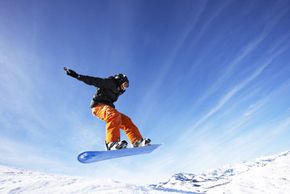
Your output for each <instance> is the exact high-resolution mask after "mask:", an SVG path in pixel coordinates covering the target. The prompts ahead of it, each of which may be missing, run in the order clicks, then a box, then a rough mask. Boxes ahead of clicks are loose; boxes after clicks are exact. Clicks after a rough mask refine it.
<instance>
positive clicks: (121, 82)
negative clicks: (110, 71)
mask: <svg viewBox="0 0 290 194" xmlns="http://www.w3.org/2000/svg"><path fill="white" fill-rule="evenodd" d="M64 70H65V71H66V74H67V75H69V76H71V77H73V78H76V79H77V80H80V81H83V82H84V83H86V84H88V85H92V86H95V87H97V91H96V94H95V95H94V97H93V99H92V101H91V104H90V107H91V110H92V114H93V115H94V116H96V117H98V118H99V119H101V120H103V121H105V122H106V141H105V143H106V148H107V150H118V149H123V148H126V147H127V145H128V143H127V141H125V140H123V141H120V128H121V129H122V130H124V132H125V133H126V135H127V137H128V139H129V140H130V142H131V144H132V145H133V147H141V146H147V145H149V144H150V142H151V140H150V139H143V137H142V135H141V133H140V132H139V129H138V128H137V127H136V125H135V124H134V123H133V122H132V121H131V119H130V118H129V117H128V116H126V115H124V114H123V113H121V112H119V111H117V110H116V109H115V105H114V102H116V101H117V100H118V97H119V96H120V95H121V94H123V93H124V92H125V91H126V89H127V88H128V87H129V80H128V77H127V76H126V75H124V74H122V73H119V74H116V75H114V76H110V77H108V78H99V77H91V76H85V75H80V74H78V73H76V72H75V71H73V70H71V69H68V68H67V67H65V68H64Z"/></svg>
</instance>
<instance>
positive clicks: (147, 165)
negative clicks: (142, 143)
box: [0, 0, 290, 183]
mask: <svg viewBox="0 0 290 194" xmlns="http://www.w3.org/2000/svg"><path fill="white" fill-rule="evenodd" d="M289 22H290V2H289V1H287V0H280V1H265V0H249V1H232V0H218V1H206V0H195V1H186V0H181V1H180V0H171V1H165V0H164V1H163V0H158V1H153V0H152V1H151V0H148V1H141V0H138V1H135V0H134V1H133V0H124V1H118V0H114V1H113V0H112V1H105V0H104V1H102V0H98V1H89V0H87V1H32V0H29V1H16V0H2V1H0V91H1V95H0V107H1V108H0V153H1V157H0V164H2V165H8V166H13V167H21V168H27V169H36V170H41V171H48V172H54V173H64V174H69V175H80V176H92V177H97V178H100V179H102V178H106V179H107V178H113V179H115V180H120V181H125V182H132V183H136V182H138V183H156V182H159V181H165V180H167V179H168V178H169V177H170V176H171V175H172V174H173V173H178V172H188V173H198V172H200V171H203V170H206V169H209V168H215V167H220V166H222V165H225V164H228V163H235V162H241V161H244V160H250V159H253V158H256V157H259V156H262V155H267V154H274V153H277V152H281V151H285V150H289V149H290V141H289V138H290V100H289V96H290V76H289V74H290V65H289V61H290V55H289V53H290V46H289V45H290V25H289ZM64 66H68V67H70V68H72V69H74V70H76V71H77V72H79V73H81V74H84V75H92V76H98V77H108V76H110V75H113V74H115V73H119V72H123V73H125V74H126V75H128V77H129V79H130V88H129V89H128V91H127V92H126V93H125V94H124V95H123V96H121V97H120V98H119V101H118V102H117V103H116V107H117V109H118V110H120V111H121V112H123V113H125V114H127V115H129V116H130V117H131V118H132V120H133V121H134V122H135V124H136V125H137V126H138V127H139V128H140V131H141V132H142V134H143V136H145V137H150V138H151V139H152V140H153V142H154V143H162V144H163V145H162V147H160V148H159V149H158V150H156V151H155V152H154V153H152V154H150V155H146V156H145V155H144V156H136V157H127V158H123V159H117V160H111V161H106V162H101V163H95V164H91V165H83V164H80V163H78V162H77V160H76V156H77V154H78V153H80V152H82V151H84V150H100V149H104V137H105V130H104V128H105V124H104V123H103V122H102V121H100V120H98V119H97V118H95V117H93V116H92V115H91V112H90V108H89V102H90V100H91V97H92V95H93V94H94V93H95V88H94V87H90V86H87V85H85V84H83V83H81V82H78V81H77V80H74V79H72V78H70V77H68V76H66V75H65V73H64V71H63V67H64ZM122 137H123V138H124V139H126V137H125V136H124V135H123V136H122Z"/></svg>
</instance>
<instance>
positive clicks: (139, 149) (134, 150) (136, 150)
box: [78, 144, 161, 163]
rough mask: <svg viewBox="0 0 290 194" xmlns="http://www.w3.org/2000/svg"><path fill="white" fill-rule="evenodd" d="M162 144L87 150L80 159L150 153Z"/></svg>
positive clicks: (81, 160) (87, 159) (93, 160)
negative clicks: (107, 149) (119, 148)
mask: <svg viewBox="0 0 290 194" xmlns="http://www.w3.org/2000/svg"><path fill="white" fill-rule="evenodd" d="M160 145H161V144H151V145H149V146H144V147H137V148H126V149H121V150H110V151H86V152H83V153H81V154H79V155H78V160H79V161H80V162H81V163H92V162H99V161H103V160H109V159H114V158H120V157H125V156H132V155H139V154H148V153H151V152H152V151H153V150H155V149H156V148H158V147H159V146H160Z"/></svg>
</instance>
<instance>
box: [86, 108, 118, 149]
mask: <svg viewBox="0 0 290 194" xmlns="http://www.w3.org/2000/svg"><path fill="white" fill-rule="evenodd" d="M92 113H93V115H95V116H96V117H98V118H99V119H101V120H103V121H105V122H106V143H110V142H118V141H120V126H121V123H122V120H121V118H122V116H121V113H119V112H118V111H117V110H116V109H114V108H113V107H111V106H108V105H105V104H99V105H97V106H95V107H94V108H92Z"/></svg>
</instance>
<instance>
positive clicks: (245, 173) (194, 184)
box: [154, 152, 290, 194]
mask: <svg viewBox="0 0 290 194" xmlns="http://www.w3.org/2000/svg"><path fill="white" fill-rule="evenodd" d="M154 187H155V188H158V189H159V190H162V189H163V190H166V189H170V190H173V189H175V190H179V191H184V192H191V193H205V192H206V193H209V194H214V193H216V194H220V193H225V194H239V193H240V194H251V193H252V194H267V193H269V194H273V193H280V194H284V193H285V194H289V193H290V152H284V153H281V154H278V155H274V156H269V157H264V158H259V159H257V160H255V161H253V162H244V163H242V164H237V165H227V166H224V167H222V168H218V169H214V170H209V171H207V172H204V173H201V174H198V175H195V174H189V173H179V174H176V175H174V176H172V178H171V179H169V181H167V182H165V183H159V184H157V185H154Z"/></svg>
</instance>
